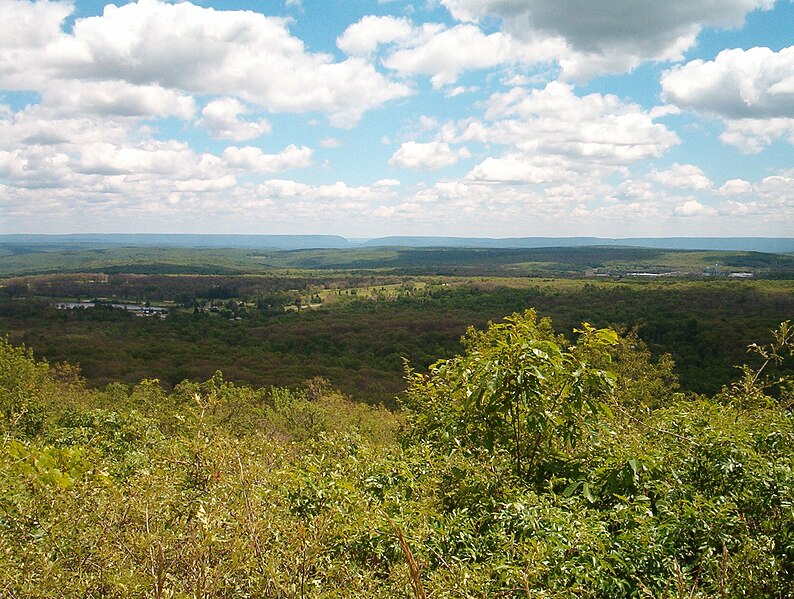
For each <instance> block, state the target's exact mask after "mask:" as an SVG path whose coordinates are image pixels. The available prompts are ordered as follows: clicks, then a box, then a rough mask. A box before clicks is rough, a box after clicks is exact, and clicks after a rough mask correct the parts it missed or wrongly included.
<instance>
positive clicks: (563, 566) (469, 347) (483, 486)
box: [0, 311, 794, 598]
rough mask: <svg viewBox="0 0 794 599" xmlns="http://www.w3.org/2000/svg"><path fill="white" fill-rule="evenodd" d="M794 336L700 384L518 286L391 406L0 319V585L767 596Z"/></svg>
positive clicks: (787, 487)
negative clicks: (119, 379)
mask: <svg viewBox="0 0 794 599" xmlns="http://www.w3.org/2000/svg"><path fill="white" fill-rule="evenodd" d="M793 343H794V329H792V328H791V326H790V324H784V325H781V327H780V329H779V330H778V332H777V334H776V336H775V337H774V338H773V339H772V340H771V341H770V342H769V343H764V344H763V345H762V346H760V347H757V348H756V350H755V352H756V353H757V354H759V355H760V356H761V357H762V365H761V366H759V367H757V368H745V369H744V370H743V371H741V372H738V373H737V376H738V378H737V379H736V381H735V382H734V383H733V384H731V385H729V386H727V387H726V388H725V389H724V390H723V391H721V392H720V393H718V394H716V395H714V396H713V397H711V398H706V397H696V396H692V395H686V394H682V393H679V392H677V390H676V387H677V384H676V380H675V376H674V375H673V374H672V370H671V368H672V364H671V363H670V361H669V360H663V361H659V362H654V361H651V359H650V354H649V352H647V351H646V349H645V348H644V346H643V344H642V342H641V341H640V340H638V339H637V338H636V337H634V336H632V335H628V336H625V335H619V334H617V333H615V332H614V331H612V330H609V329H595V328H593V327H592V326H590V325H587V324H585V325H582V326H581V330H580V332H579V333H578V335H577V337H576V340H575V342H571V341H567V340H564V339H563V338H561V337H560V336H558V335H557V334H556V333H554V331H553V329H552V325H551V323H550V322H548V321H546V320H539V319H538V318H537V317H536V315H535V314H534V312H531V311H530V312H526V313H525V314H523V315H518V314H516V315H513V316H512V317H510V318H508V319H506V320H504V321H503V322H501V323H498V324H492V325H490V326H489V327H488V328H487V329H484V330H481V331H474V330H472V331H470V332H469V333H468V335H467V340H466V341H465V343H464V351H463V352H461V353H460V354H459V355H457V356H455V357H453V358H451V359H450V360H447V361H442V362H439V363H437V364H435V365H434V366H432V367H431V368H430V369H429V370H418V371H409V372H408V374H407V377H408V390H407V392H406V394H405V395H404V396H403V400H402V409H401V410H400V411H397V412H391V411H387V410H384V409H383V408H378V407H367V406H364V405H362V404H360V403H353V402H351V401H350V400H349V399H348V398H346V397H344V396H343V395H341V394H340V393H338V392H336V391H334V390H333V389H332V388H330V387H328V385H327V384H326V383H324V382H323V381H320V380H316V379H315V380H313V381H310V382H308V383H307V384H306V386H305V387H304V388H303V389H300V390H286V389H281V388H268V389H257V388H252V387H248V386H239V385H235V384H232V383H230V382H228V381H226V380H224V378H223V376H222V375H221V373H219V372H218V373H216V374H215V375H214V376H212V377H211V378H210V379H209V380H206V381H204V382H190V381H185V382H183V383H181V384H180V385H178V386H177V387H176V388H174V389H173V390H172V391H166V390H164V389H163V388H162V387H161V385H160V384H159V383H158V382H157V381H156V380H144V381H141V382H140V383H138V384H136V385H131V386H128V385H122V384H111V385H109V386H107V387H106V388H104V389H102V390H91V389H88V388H87V387H86V386H85V382H84V381H83V380H82V379H81V378H80V377H79V373H78V372H77V371H76V370H75V369H74V368H71V367H68V366H65V365H59V366H52V365H49V364H47V363H45V362H37V361H35V360H34V358H33V356H32V355H31V353H30V352H29V351H28V350H25V349H24V348H21V347H15V346H12V345H9V344H8V343H7V342H5V341H3V340H0V434H2V444H0V533H1V534H0V588H2V589H3V593H4V594H5V595H6V596H9V597H31V596H36V597H56V596H125V597H126V596H153V597H167V596H204V597H207V596H214V597H309V596H311V597H338V596H355V597H379V598H380V597H405V596H407V595H413V596H415V597H425V596H433V597H441V596H459V597H469V596H471V597H481V596H505V597H526V596H529V597H534V596H544V597H570V596H571V595H572V594H573V595H575V596H577V597H593V598H596V597H598V598H620V597H682V596H686V597H730V598H734V597H736V598H739V597H747V596H752V597H785V596H788V595H789V592H790V590H791V589H792V588H794V511H792V503H793V502H794V476H793V472H794V420H792V413H791V411H790V407H791V404H792V402H793V401H794V396H792V394H791V390H792V387H791V378H790V377H789V378H788V379H786V380H785V381H780V380H779V379H778V378H777V377H776V374H775V371H774V367H775V366H776V363H777V361H778V357H780V358H781V359H786V360H788V359H790V354H791V350H792V347H793V345H792V344H793ZM764 359H765V361H764Z"/></svg>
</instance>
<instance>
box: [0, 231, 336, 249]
mask: <svg viewBox="0 0 794 599" xmlns="http://www.w3.org/2000/svg"><path fill="white" fill-rule="evenodd" d="M0 243H19V244H41V245H74V244H79V245H84V244H90V245H116V246H118V245H126V246H136V245H154V246H169V247H204V248H256V249H275V250H302V249H311V248H346V247H350V242H348V241H347V239H345V238H344V237H340V236H338V235H224V234H218V235H201V234H194V233H78V234H72V235H26V234H20V235H0Z"/></svg>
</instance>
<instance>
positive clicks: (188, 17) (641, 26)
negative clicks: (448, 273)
mask: <svg viewBox="0 0 794 599" xmlns="http://www.w3.org/2000/svg"><path fill="white" fill-rule="evenodd" d="M0 22H1V23H3V25H2V27H0V233H49V234H63V233H241V234H336V235H342V236H345V237H348V238H371V237H379V236H386V235H434V236H446V235H454V236H469V237H521V236H564V237H565V236H580V235H592V236H599V237H646V236H651V237H670V236H699V237H702V236H766V237H775V236H782V237H794V3H793V2H792V1H791V0H777V1H774V0H719V1H715V0H667V1H665V2H659V1H658V0H416V1H414V2H408V1H403V0H361V1H355V0H325V1H310V0H286V1H284V0H281V1H275V0H273V1H270V0H234V1H228V2H221V1H216V0H204V1H202V0H193V2H173V3H172V2H163V1H160V0H138V1H137V2H130V3H126V4H125V3H119V4H115V5H114V4H104V3H103V2H96V1H84V0H77V1H75V2H68V1H58V0H56V1H50V2H47V1H40V0H37V1H33V2H29V1H25V0H0Z"/></svg>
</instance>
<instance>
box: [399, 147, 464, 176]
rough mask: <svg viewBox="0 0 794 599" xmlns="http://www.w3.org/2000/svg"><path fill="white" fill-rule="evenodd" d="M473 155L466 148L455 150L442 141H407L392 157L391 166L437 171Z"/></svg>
mask: <svg viewBox="0 0 794 599" xmlns="http://www.w3.org/2000/svg"><path fill="white" fill-rule="evenodd" d="M470 155H471V154H470V153H469V151H468V150H467V149H466V148H459V149H457V150H454V149H452V148H450V146H449V144H447V143H446V142H441V141H432V142H428V143H418V142H415V141H407V142H404V143H403V144H401V145H400V147H399V149H398V150H397V151H396V152H395V153H394V154H393V155H392V157H391V159H390V160H389V164H391V165H392V166H399V167H402V168H410V169H416V170H435V169H439V168H444V167H446V166H452V165H453V164H456V163H457V162H458V160H460V159H461V158H468V157H469V156H470Z"/></svg>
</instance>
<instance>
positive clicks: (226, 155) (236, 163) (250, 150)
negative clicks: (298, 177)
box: [223, 145, 312, 173]
mask: <svg viewBox="0 0 794 599" xmlns="http://www.w3.org/2000/svg"><path fill="white" fill-rule="evenodd" d="M223 160H224V162H225V163H226V164H227V165H228V166H230V167H232V168H235V169H241V170H246V171H252V172H257V173H275V172H279V171H285V170H288V169H293V168H303V167H306V166H309V165H310V164H311V163H312V150H311V148H307V147H305V146H302V147H298V146H295V145H289V146H287V147H286V148H284V149H283V150H282V151H281V152H279V153H278V154H265V153H264V152H262V150H261V149H259V148H255V147H252V146H245V147H244V148H238V147H236V146H230V147H228V148H226V149H225V150H224V151H223Z"/></svg>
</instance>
